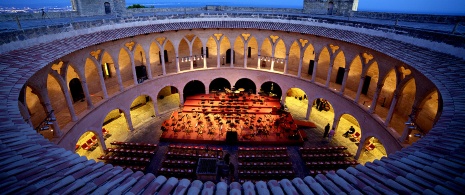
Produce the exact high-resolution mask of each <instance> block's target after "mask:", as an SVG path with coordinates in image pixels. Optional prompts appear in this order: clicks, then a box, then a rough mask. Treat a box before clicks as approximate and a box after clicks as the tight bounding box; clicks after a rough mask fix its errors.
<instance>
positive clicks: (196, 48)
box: [192, 37, 203, 69]
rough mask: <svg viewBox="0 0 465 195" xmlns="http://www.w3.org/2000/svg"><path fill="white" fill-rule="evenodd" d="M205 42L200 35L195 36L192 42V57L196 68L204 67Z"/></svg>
mask: <svg viewBox="0 0 465 195" xmlns="http://www.w3.org/2000/svg"><path fill="white" fill-rule="evenodd" d="M202 54H203V43H202V40H201V39H200V38H199V37H195V38H194V41H193V43H192V57H193V60H194V62H193V66H194V69H196V68H203V55H202Z"/></svg>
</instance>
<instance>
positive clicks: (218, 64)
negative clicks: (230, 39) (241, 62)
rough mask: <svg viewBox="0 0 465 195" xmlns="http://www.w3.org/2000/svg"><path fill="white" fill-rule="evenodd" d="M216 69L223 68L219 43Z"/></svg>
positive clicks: (217, 43) (218, 44)
mask: <svg viewBox="0 0 465 195" xmlns="http://www.w3.org/2000/svg"><path fill="white" fill-rule="evenodd" d="M216 45H217V47H216V63H217V64H216V67H217V68H219V67H221V54H220V43H219V42H218V41H217V42H216Z"/></svg>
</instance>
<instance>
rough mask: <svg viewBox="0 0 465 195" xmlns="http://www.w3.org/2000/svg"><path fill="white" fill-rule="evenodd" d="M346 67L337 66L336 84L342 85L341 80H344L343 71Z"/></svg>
mask: <svg viewBox="0 0 465 195" xmlns="http://www.w3.org/2000/svg"><path fill="white" fill-rule="evenodd" d="M345 71H346V69H345V68H343V67H339V69H338V70H337V76H336V84H339V85H342V81H343V80H344V73H345Z"/></svg>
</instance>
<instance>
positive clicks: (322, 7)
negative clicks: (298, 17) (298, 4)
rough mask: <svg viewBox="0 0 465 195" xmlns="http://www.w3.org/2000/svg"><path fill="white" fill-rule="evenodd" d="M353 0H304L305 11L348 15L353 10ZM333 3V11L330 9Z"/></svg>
mask: <svg viewBox="0 0 465 195" xmlns="http://www.w3.org/2000/svg"><path fill="white" fill-rule="evenodd" d="M353 2H354V1H353V0H304V12H305V13H309V14H333V15H348V14H349V13H350V11H351V10H352V4H353ZM330 3H333V10H332V13H330V11H329V7H330V5H329V4H330Z"/></svg>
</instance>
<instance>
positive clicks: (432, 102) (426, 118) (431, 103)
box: [409, 88, 439, 143]
mask: <svg viewBox="0 0 465 195" xmlns="http://www.w3.org/2000/svg"><path fill="white" fill-rule="evenodd" d="M418 108H419V109H418V113H417V114H416V117H415V125H416V127H417V128H416V129H417V131H415V132H412V134H414V135H411V136H410V138H409V140H410V143H413V142H416V141H417V140H418V139H419V138H421V137H420V136H423V135H425V134H427V133H428V132H429V130H431V129H432V128H433V126H434V123H435V120H436V118H437V117H438V116H437V115H438V114H439V92H438V90H437V89H436V88H434V89H432V90H431V92H430V93H429V94H428V95H427V96H425V97H424V98H423V100H421V103H420V104H419V106H418ZM418 133H419V134H420V135H417V136H415V134H418Z"/></svg>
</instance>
